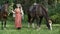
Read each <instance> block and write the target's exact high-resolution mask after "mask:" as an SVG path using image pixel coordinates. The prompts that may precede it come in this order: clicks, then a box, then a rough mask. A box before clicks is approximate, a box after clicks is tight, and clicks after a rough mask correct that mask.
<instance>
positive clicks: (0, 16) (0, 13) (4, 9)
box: [0, 1, 8, 29]
mask: <svg viewBox="0 0 60 34" xmlns="http://www.w3.org/2000/svg"><path fill="white" fill-rule="evenodd" d="M7 16H8V1H6V2H5V3H4V4H3V5H2V6H1V9H0V20H1V21H2V23H1V25H2V26H1V27H2V29H3V28H6V20H7Z"/></svg>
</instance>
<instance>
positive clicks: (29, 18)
mask: <svg viewBox="0 0 60 34" xmlns="http://www.w3.org/2000/svg"><path fill="white" fill-rule="evenodd" d="M30 21H31V16H30V15H28V28H29V27H30V24H31V23H30Z"/></svg>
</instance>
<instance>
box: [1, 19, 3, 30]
mask: <svg viewBox="0 0 60 34" xmlns="http://www.w3.org/2000/svg"><path fill="white" fill-rule="evenodd" d="M1 28H2V29H3V20H1Z"/></svg>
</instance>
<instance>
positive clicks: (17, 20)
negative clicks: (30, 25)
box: [15, 8, 22, 28]
mask: <svg viewBox="0 0 60 34" xmlns="http://www.w3.org/2000/svg"><path fill="white" fill-rule="evenodd" d="M21 22H22V15H21V11H20V9H18V8H17V9H15V27H16V28H21V27H22V23H21Z"/></svg>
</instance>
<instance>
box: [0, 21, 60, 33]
mask: <svg viewBox="0 0 60 34" xmlns="http://www.w3.org/2000/svg"><path fill="white" fill-rule="evenodd" d="M22 25H23V27H22V29H21V30H17V29H15V26H14V22H13V21H7V29H6V30H1V28H0V34H60V24H53V30H48V29H47V28H46V25H45V24H42V25H41V29H40V30H39V31H37V30H36V29H34V28H28V26H27V23H22ZM0 27H1V25H0Z"/></svg>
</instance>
